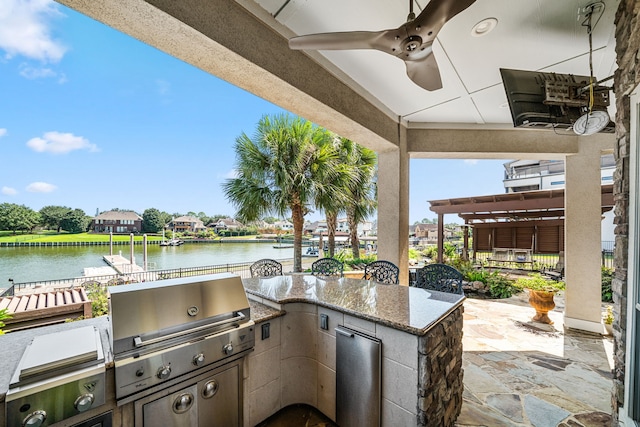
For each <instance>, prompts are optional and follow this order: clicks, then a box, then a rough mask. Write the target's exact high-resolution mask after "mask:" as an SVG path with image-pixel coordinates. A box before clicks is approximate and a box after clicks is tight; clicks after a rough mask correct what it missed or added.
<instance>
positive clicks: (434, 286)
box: [415, 264, 464, 295]
mask: <svg viewBox="0 0 640 427" xmlns="http://www.w3.org/2000/svg"><path fill="white" fill-rule="evenodd" d="M415 287H417V288H423V289H430V290H432V291H440V292H448V293H451V294H460V295H463V294H464V291H463V290H462V273H460V272H459V271H458V270H456V269H455V268H453V267H451V266H449V265H446V264H429V265H426V266H424V267H422V268H421V269H420V270H418V271H417V272H416V284H415Z"/></svg>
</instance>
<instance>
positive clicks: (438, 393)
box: [418, 306, 464, 427]
mask: <svg viewBox="0 0 640 427" xmlns="http://www.w3.org/2000/svg"><path fill="white" fill-rule="evenodd" d="M463 311H464V310H463V306H460V307H458V308H456V309H455V310H454V311H453V312H451V313H450V314H449V315H448V316H447V317H445V318H444V319H442V320H441V321H440V322H439V323H438V324H437V325H436V326H435V327H434V328H432V329H431V330H429V332H427V334H426V335H424V336H421V337H420V338H419V344H418V345H419V349H418V351H419V353H420V356H419V358H420V361H419V363H418V366H419V369H420V372H419V375H420V377H419V380H418V392H419V398H418V425H420V426H434V427H435V426H453V425H454V422H455V421H456V419H457V418H458V415H460V409H461V408H462V392H463V391H464V385H463V383H462V379H463V369H462V313H463Z"/></svg>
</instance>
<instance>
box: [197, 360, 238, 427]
mask: <svg viewBox="0 0 640 427" xmlns="http://www.w3.org/2000/svg"><path fill="white" fill-rule="evenodd" d="M241 381H242V378H240V370H239V369H238V365H234V366H232V367H230V368H229V369H227V370H225V371H222V372H220V373H218V374H215V375H212V376H210V377H208V378H206V379H204V380H202V381H200V382H198V393H199V395H198V399H199V402H198V419H199V420H200V427H240V425H241V421H240V414H241V411H240V405H241V404H242V395H241V390H240V383H241Z"/></svg>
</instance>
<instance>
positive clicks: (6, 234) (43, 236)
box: [0, 231, 276, 245]
mask: <svg viewBox="0 0 640 427" xmlns="http://www.w3.org/2000/svg"><path fill="white" fill-rule="evenodd" d="M142 237H143V235H142V234H135V235H134V236H133V240H134V242H136V243H137V244H139V243H142ZM130 239H131V237H130V236H129V234H114V235H113V242H114V243H116V244H127V243H129V241H130ZM165 239H166V238H165ZM181 240H183V241H185V242H190V241H191V242H197V243H220V242H225V241H226V242H229V241H241V242H246V241H255V242H257V243H262V242H267V243H273V242H274V241H276V240H275V239H259V238H258V237H257V236H233V237H215V238H213V239H197V238H194V239H187V238H181ZM161 241H162V235H160V234H147V242H150V243H158V242H161ZM0 243H12V244H23V245H25V244H30V243H34V244H40V243H69V244H82V243H100V244H102V243H109V234H96V233H78V234H70V233H57V232H55V231H44V232H41V233H31V234H13V232H11V231H0Z"/></svg>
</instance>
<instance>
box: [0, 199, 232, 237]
mask: <svg viewBox="0 0 640 427" xmlns="http://www.w3.org/2000/svg"><path fill="white" fill-rule="evenodd" d="M110 211H129V210H127V209H119V208H114V209H110ZM130 212H133V211H130ZM101 213H104V212H101ZM186 215H188V216H193V217H196V218H198V219H200V220H201V221H202V222H203V223H204V224H205V225H206V224H210V223H213V222H216V221H218V220H219V219H220V218H227V217H228V215H219V214H218V215H213V216H208V215H207V214H205V213H204V212H198V213H195V212H187V213H186ZM141 216H142V231H143V232H145V233H159V232H161V231H162V229H163V228H164V227H165V226H166V225H167V224H168V223H169V222H170V221H171V220H172V219H173V218H176V217H179V216H183V214H181V213H173V214H170V213H168V212H164V211H160V210H158V209H156V208H149V209H146V210H145V211H144V212H143V213H142V215H141ZM92 220H93V217H91V216H88V215H87V214H86V213H85V212H84V211H83V210H82V209H77V208H76V209H73V208H70V207H68V206H54V205H51V206H45V207H43V208H42V209H40V210H39V211H35V210H33V209H31V208H30V207H28V206H25V205H18V204H15V203H2V204H0V230H5V231H11V232H13V233H14V234H16V233H17V232H19V231H20V232H33V231H35V230H36V229H38V228H41V229H47V230H55V231H57V232H58V233H60V232H61V231H66V232H68V233H84V232H86V231H89V227H90V225H91V221H92Z"/></svg>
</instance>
